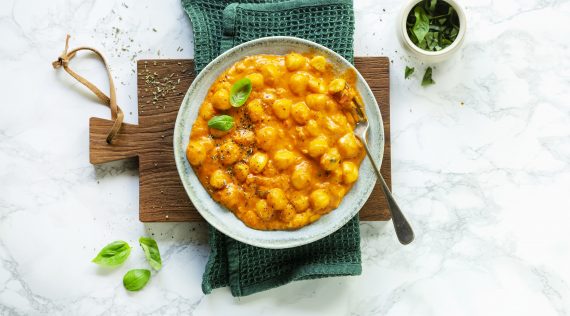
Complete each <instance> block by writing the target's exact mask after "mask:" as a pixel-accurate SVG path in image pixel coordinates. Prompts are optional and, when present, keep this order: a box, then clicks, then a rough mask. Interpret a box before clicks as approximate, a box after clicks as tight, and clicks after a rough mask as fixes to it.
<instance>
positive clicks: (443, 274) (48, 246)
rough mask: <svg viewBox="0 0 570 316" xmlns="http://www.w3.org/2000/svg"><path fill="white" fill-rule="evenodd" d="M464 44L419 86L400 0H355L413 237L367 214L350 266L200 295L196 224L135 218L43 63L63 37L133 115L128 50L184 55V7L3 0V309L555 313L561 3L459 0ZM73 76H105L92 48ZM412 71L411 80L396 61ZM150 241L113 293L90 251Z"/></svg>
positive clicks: (74, 94) (566, 49)
mask: <svg viewBox="0 0 570 316" xmlns="http://www.w3.org/2000/svg"><path fill="white" fill-rule="evenodd" d="M462 3H463V4H464V6H465V8H466V13H467V18H468V25H469V29H468V31H467V37H466V42H465V43H464V46H463V48H462V49H461V51H460V52H459V53H458V54H457V55H456V56H455V57H454V58H453V59H452V60H450V61H448V62H445V63H443V64H440V65H438V66H437V67H436V68H435V69H434V79H435V81H436V84H435V85H433V86H430V87H427V88H422V87H421V86H420V78H421V74H422V73H423V69H425V67H426V66H425V65H423V64H422V63H421V62H419V61H417V60H415V59H413V58H411V57H410V56H409V54H408V53H407V52H405V51H403V49H402V47H401V46H400V44H399V43H398V41H397V38H396V36H395V23H396V22H395V20H396V17H397V14H398V10H399V8H400V6H401V5H402V1H400V0H389V1H382V2H380V1H372V0H370V1H358V0H356V1H355V15H356V36H355V55H360V56H362V55H374V56H378V55H382V56H388V57H390V59H391V60H392V62H393V63H392V67H391V75H390V76H391V111H392V117H391V123H392V126H391V131H392V167H393V191H394V193H395V195H396V196H397V198H398V200H399V201H400V203H401V206H402V208H403V209H404V210H405V212H406V214H408V216H409V218H410V220H411V222H412V223H413V225H414V228H415V230H416V234H417V239H416V241H415V242H414V243H413V244H411V245H409V246H406V247H403V246H401V245H400V244H398V242H397V240H396V237H395V235H394V232H393V228H392V224H391V223H390V222H388V223H369V222H365V223H362V224H361V231H362V253H363V273H362V275H361V276H358V277H350V278H331V279H323V280H313V281H301V282H295V283H293V284H290V285H287V286H283V287H281V288H278V289H274V290H271V291H267V292H264V293H260V294H256V295H252V296H249V297H244V298H241V299H237V298H233V297H232V296H231V295H230V293H229V291H228V290H227V289H219V290H216V291H214V293H213V294H211V295H208V296H204V295H203V294H202V292H201V289H200V283H201V275H202V272H203V269H204V265H205V263H206V260H207V256H208V251H209V249H208V246H207V237H206V227H205V225H204V224H191V223H174V224H143V223H141V222H139V221H138V173H137V170H136V168H135V166H133V165H132V164H128V163H113V164H106V165H102V166H95V167H94V166H92V165H91V164H89V159H88V119H89V117H92V116H96V117H103V118H107V117H109V113H108V109H107V108H106V107H104V106H102V105H100V104H98V102H97V100H96V99H95V98H94V97H93V96H91V95H90V92H88V91H87V90H85V89H84V88H82V87H80V86H79V85H78V83H77V82H75V81H74V80H73V79H72V78H71V77H70V76H69V75H67V74H66V73H65V72H63V71H61V70H60V71H55V70H53V69H52V67H51V61H52V60H54V59H55V58H57V56H58V55H59V54H60V52H61V50H62V49H63V46H64V39H65V34H66V33H70V34H71V35H72V39H71V47H76V46H79V45H89V46H94V47H97V48H100V49H101V50H103V51H104V52H105V54H106V55H107V56H108V59H109V62H110V65H111V67H112V71H113V74H114V76H115V78H116V82H117V85H118V93H119V104H120V106H121V107H122V108H123V110H124V112H125V114H126V119H125V120H126V122H130V123H136V122H137V114H136V113H137V111H136V106H137V105H136V74H135V62H136V60H137V59H142V58H157V57H159V58H191V57H192V56H193V49H192V47H193V42H192V32H191V24H190V22H189V19H188V18H187V16H186V15H185V14H184V12H183V11H182V9H181V5H180V1H178V0H168V1H150V0H144V1H135V0H123V1H120V0H113V1H93V0H91V1H82V0H54V1H39V0H36V1H33V3H30V2H27V1H15V0H3V1H2V3H1V4H0V30H1V33H0V34H2V44H0V69H1V70H2V76H0V91H1V95H3V96H4V97H5V100H4V101H2V104H1V105H0V165H1V166H2V167H1V168H0V314H1V315H18V314H49V315H99V314H107V315H109V314H116V315H127V314H146V313H149V314H151V313H152V314H164V315H176V314H182V313H184V314H195V315H216V314H220V315H229V314H231V315H272V316H274V315H291V314H294V315H315V314H318V315H568V314H569V313H570V285H569V281H570V265H569V262H570V234H569V232H568V224H569V222H570V128H569V127H570V103H569V100H570V72H569V71H568V69H570V37H568V36H567V35H565V33H564V27H563V26H564V25H563V22H564V21H566V20H567V19H568V17H569V16H570V2H569V1H562V0H561V1H556V0H550V1H542V0H524V1H520V0H501V1H493V0H482V1H481V0H479V1H476V0H465V1H462ZM73 63H74V69H75V70H76V71H77V72H79V73H80V74H82V75H84V76H85V77H87V78H89V79H92V80H93V81H94V82H95V83H97V84H98V85H99V86H102V87H104V89H103V90H105V89H106V87H107V84H106V80H105V74H104V71H103V69H102V67H101V65H100V64H99V62H98V61H97V60H96V59H95V58H92V57H89V56H88V55H83V57H79V58H76V59H75V60H74V61H73ZM406 65H411V66H415V67H416V72H418V73H417V74H416V75H415V77H414V78H413V79H409V80H405V79H404V77H403V75H404V67H405V66H406ZM144 234H154V237H155V238H156V239H157V240H158V243H159V245H160V248H161V251H162V253H163V262H164V266H163V270H161V271H160V273H158V274H157V275H156V276H155V277H153V278H152V279H151V281H150V282H149V284H148V285H147V287H146V288H145V289H144V290H143V291H141V292H138V293H128V292H126V291H125V290H124V288H123V286H122V284H121V279H122V276H123V274H124V273H125V272H126V271H127V270H128V269H130V268H134V267H140V266H143V265H145V262H144V261H145V259H144V256H143V254H142V251H139V249H136V250H137V251H133V252H132V254H131V258H130V259H129V260H128V261H127V262H126V264H125V265H124V266H122V267H120V268H118V269H116V270H105V269H100V268H98V267H97V266H96V265H94V264H93V263H91V262H90V260H91V258H92V257H94V256H95V254H96V252H97V251H98V250H99V249H100V248H101V247H102V246H103V245H105V244H106V243H108V242H110V241H112V240H116V239H123V240H126V241H128V242H129V243H130V244H131V245H133V246H135V247H138V245H137V240H138V237H139V236H141V235H144Z"/></svg>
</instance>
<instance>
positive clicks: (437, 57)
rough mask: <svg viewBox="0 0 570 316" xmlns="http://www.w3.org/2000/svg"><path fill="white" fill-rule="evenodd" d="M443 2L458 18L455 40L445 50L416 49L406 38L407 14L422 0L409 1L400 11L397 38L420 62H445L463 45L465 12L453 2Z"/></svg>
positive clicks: (407, 37) (447, 0)
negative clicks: (447, 4) (451, 8)
mask: <svg viewBox="0 0 570 316" xmlns="http://www.w3.org/2000/svg"><path fill="white" fill-rule="evenodd" d="M444 1H445V2H447V3H449V4H450V5H451V6H452V7H453V8H454V9H455V11H456V12H457V16H458V17H459V33H458V34H457V38H456V39H455V41H453V43H451V45H449V46H447V47H446V48H444V49H442V50H440V51H437V52H432V51H427V50H423V49H421V48H419V47H417V46H416V45H415V44H414V42H412V40H411V39H410V37H409V36H408V31H407V28H406V20H407V19H408V14H409V13H410V11H411V10H412V9H413V8H414V6H415V5H416V4H418V3H420V2H422V0H410V1H408V2H407V3H406V4H405V5H404V7H403V8H402V11H401V12H400V17H399V18H398V26H397V28H396V29H397V31H398V37H399V38H400V42H401V43H402V45H403V46H404V47H405V48H406V49H408V50H409V51H411V52H412V53H413V54H414V55H415V56H417V57H418V58H419V59H421V60H422V61H425V62H428V63H438V62H441V61H444V60H446V59H447V58H449V57H450V56H451V55H453V53H455V52H456V51H458V50H459V48H460V47H461V44H463V40H464V38H465V31H466V30H467V19H466V18H465V11H464V10H463V7H462V6H461V5H460V4H459V3H457V1H455V0H444Z"/></svg>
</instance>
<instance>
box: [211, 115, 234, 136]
mask: <svg viewBox="0 0 570 316" xmlns="http://www.w3.org/2000/svg"><path fill="white" fill-rule="evenodd" d="M233 126H234V119H233V117H231V116H229V115H219V116H214V117H212V118H211V119H210V120H209V121H208V127H211V128H213V129H217V130H220V131H224V132H226V131H229V130H230V129H231V128H232V127H233Z"/></svg>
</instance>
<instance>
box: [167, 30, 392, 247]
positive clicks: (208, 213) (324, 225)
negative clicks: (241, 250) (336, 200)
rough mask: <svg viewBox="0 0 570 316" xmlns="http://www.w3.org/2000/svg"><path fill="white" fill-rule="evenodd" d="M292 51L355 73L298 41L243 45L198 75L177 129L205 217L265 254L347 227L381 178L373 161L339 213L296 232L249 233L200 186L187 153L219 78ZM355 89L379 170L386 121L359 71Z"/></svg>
mask: <svg viewBox="0 0 570 316" xmlns="http://www.w3.org/2000/svg"><path fill="white" fill-rule="evenodd" d="M291 51H296V52H301V53H303V52H313V53H319V54H321V55H323V56H325V57H326V58H327V60H328V61H329V62H330V63H332V65H334V68H335V69H337V70H338V71H339V73H340V72H343V71H344V70H346V69H349V68H351V69H354V70H355V71H356V69H355V68H354V67H353V66H352V65H351V64H350V63H349V62H348V61H346V60H345V59H344V58H342V57H341V56H340V55H338V54H337V53H335V52H333V51H331V50H330V49H328V48H325V47H324V46H321V45H318V44H316V43H313V42H311V41H307V40H302V39H298V38H294V37H266V38H261V39H257V40H253V41H250V42H247V43H243V44H241V45H239V46H236V47H234V48H232V49H230V50H228V51H226V52H225V53H223V54H222V55H220V56H219V57H217V58H216V59H214V60H213V61H212V62H211V63H210V64H208V66H206V68H204V70H202V72H200V73H199V74H198V76H197V77H196V79H195V80H194V82H193V83H192V85H191V86H190V88H189V89H188V91H187V92H186V96H185V97H184V100H183V101H182V105H181V106H180V110H179V112H178V117H177V118H176V124H175V127H174V157H175V160H176V167H177V169H178V173H179V175H180V179H181V180H182V184H183V185H184V188H185V189H186V192H187V193H188V196H189V197H190V200H192V203H194V206H195V207H196V209H197V210H198V212H200V214H201V215H202V216H203V217H204V219H206V221H208V223H210V224H211V225H212V226H214V227H215V228H216V229H218V230H219V231H221V232H222V233H224V234H225V235H227V236H229V237H231V238H233V239H236V240H239V241H241V242H244V243H247V244H250V245H254V246H258V247H263V248H274V249H279V248H289V247H295V246H300V245H304V244H308V243H310V242H313V241H315V240H318V239H320V238H323V237H325V236H328V235H329V234H331V233H333V232H335V231H336V230H338V229H339V228H340V227H342V226H343V225H344V224H346V223H347V222H348V221H349V220H350V219H351V218H352V217H354V216H355V215H356V214H357V213H358V211H359V210H360V209H361V208H362V206H363V205H364V203H365V202H366V200H367V199H368V197H369V196H370V193H371V192H372V189H373V188H374V185H375V183H376V176H375V174H374V172H373V170H372V166H371V164H370V161H368V159H364V161H363V162H362V164H361V166H360V176H359V178H358V180H357V181H356V183H355V184H354V186H353V187H352V189H351V190H350V191H349V192H348V193H347V195H346V196H345V197H344V199H343V201H342V202H341V204H340V205H339V207H338V208H337V209H335V210H333V211H332V212H331V213H329V214H327V215H325V216H323V217H321V218H320V219H319V220H318V221H316V222H314V223H312V224H310V225H308V226H305V227H303V228H300V229H298V230H293V231H262V230H255V229H252V228H249V227H247V226H246V225H245V224H244V223H243V222H242V221H240V220H239V219H238V218H237V217H236V216H235V215H234V214H233V213H232V212H231V211H229V210H228V209H226V208H225V207H223V206H222V205H221V204H218V203H217V202H216V201H214V200H213V199H212V198H211V197H210V195H209V194H208V192H207V191H206V190H205V189H204V187H203V186H202V184H201V183H200V181H199V179H198V177H197V176H196V174H195V173H194V170H193V169H192V167H191V166H190V164H189V163H188V161H187V159H186V155H185V149H186V146H187V145H188V142H189V138H190V130H191V128H192V125H193V124H194V121H195V120H196V117H197V114H198V110H199V108H200V106H201V104H202V102H203V100H204V98H205V96H206V94H207V92H208V89H209V88H210V86H211V85H212V84H213V83H214V81H215V80H216V78H217V77H218V76H219V75H220V73H222V72H223V71H225V70H226V69H227V68H229V67H230V66H231V65H232V64H234V63H235V62H237V61H239V60H241V59H243V58H245V57H246V56H251V55H258V54H274V55H285V54H287V53H289V52H291ZM356 73H357V76H356V89H358V91H359V92H360V94H361V96H362V99H363V101H364V103H365V105H366V112H367V115H368V118H369V120H370V131H369V136H368V138H369V142H368V144H369V146H370V148H371V149H372V152H373V153H374V154H373V155H374V157H375V158H376V163H377V164H378V166H380V165H381V163H382V153H383V152H384V130H383V128H382V126H383V125H382V117H381V116H380V110H379V108H378V105H377V103H376V100H375V99H374V96H373V94H372V91H370V88H369V87H368V84H367V83H366V82H365V81H364V79H363V78H362V76H361V75H360V73H358V71H356Z"/></svg>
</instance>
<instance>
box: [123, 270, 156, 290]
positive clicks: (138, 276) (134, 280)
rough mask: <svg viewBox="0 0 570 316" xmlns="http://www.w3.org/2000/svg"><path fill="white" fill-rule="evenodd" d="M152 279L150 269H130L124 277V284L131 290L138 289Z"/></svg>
mask: <svg viewBox="0 0 570 316" xmlns="http://www.w3.org/2000/svg"><path fill="white" fill-rule="evenodd" d="M149 279H150V270H147V269H133V270H129V272H127V273H126V274H125V276H124V277H123V285H124V286H125V289H127V290H129V291H138V290H140V289H142V288H143V287H144V286H145V285H146V284H147V283H148V280H149Z"/></svg>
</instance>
